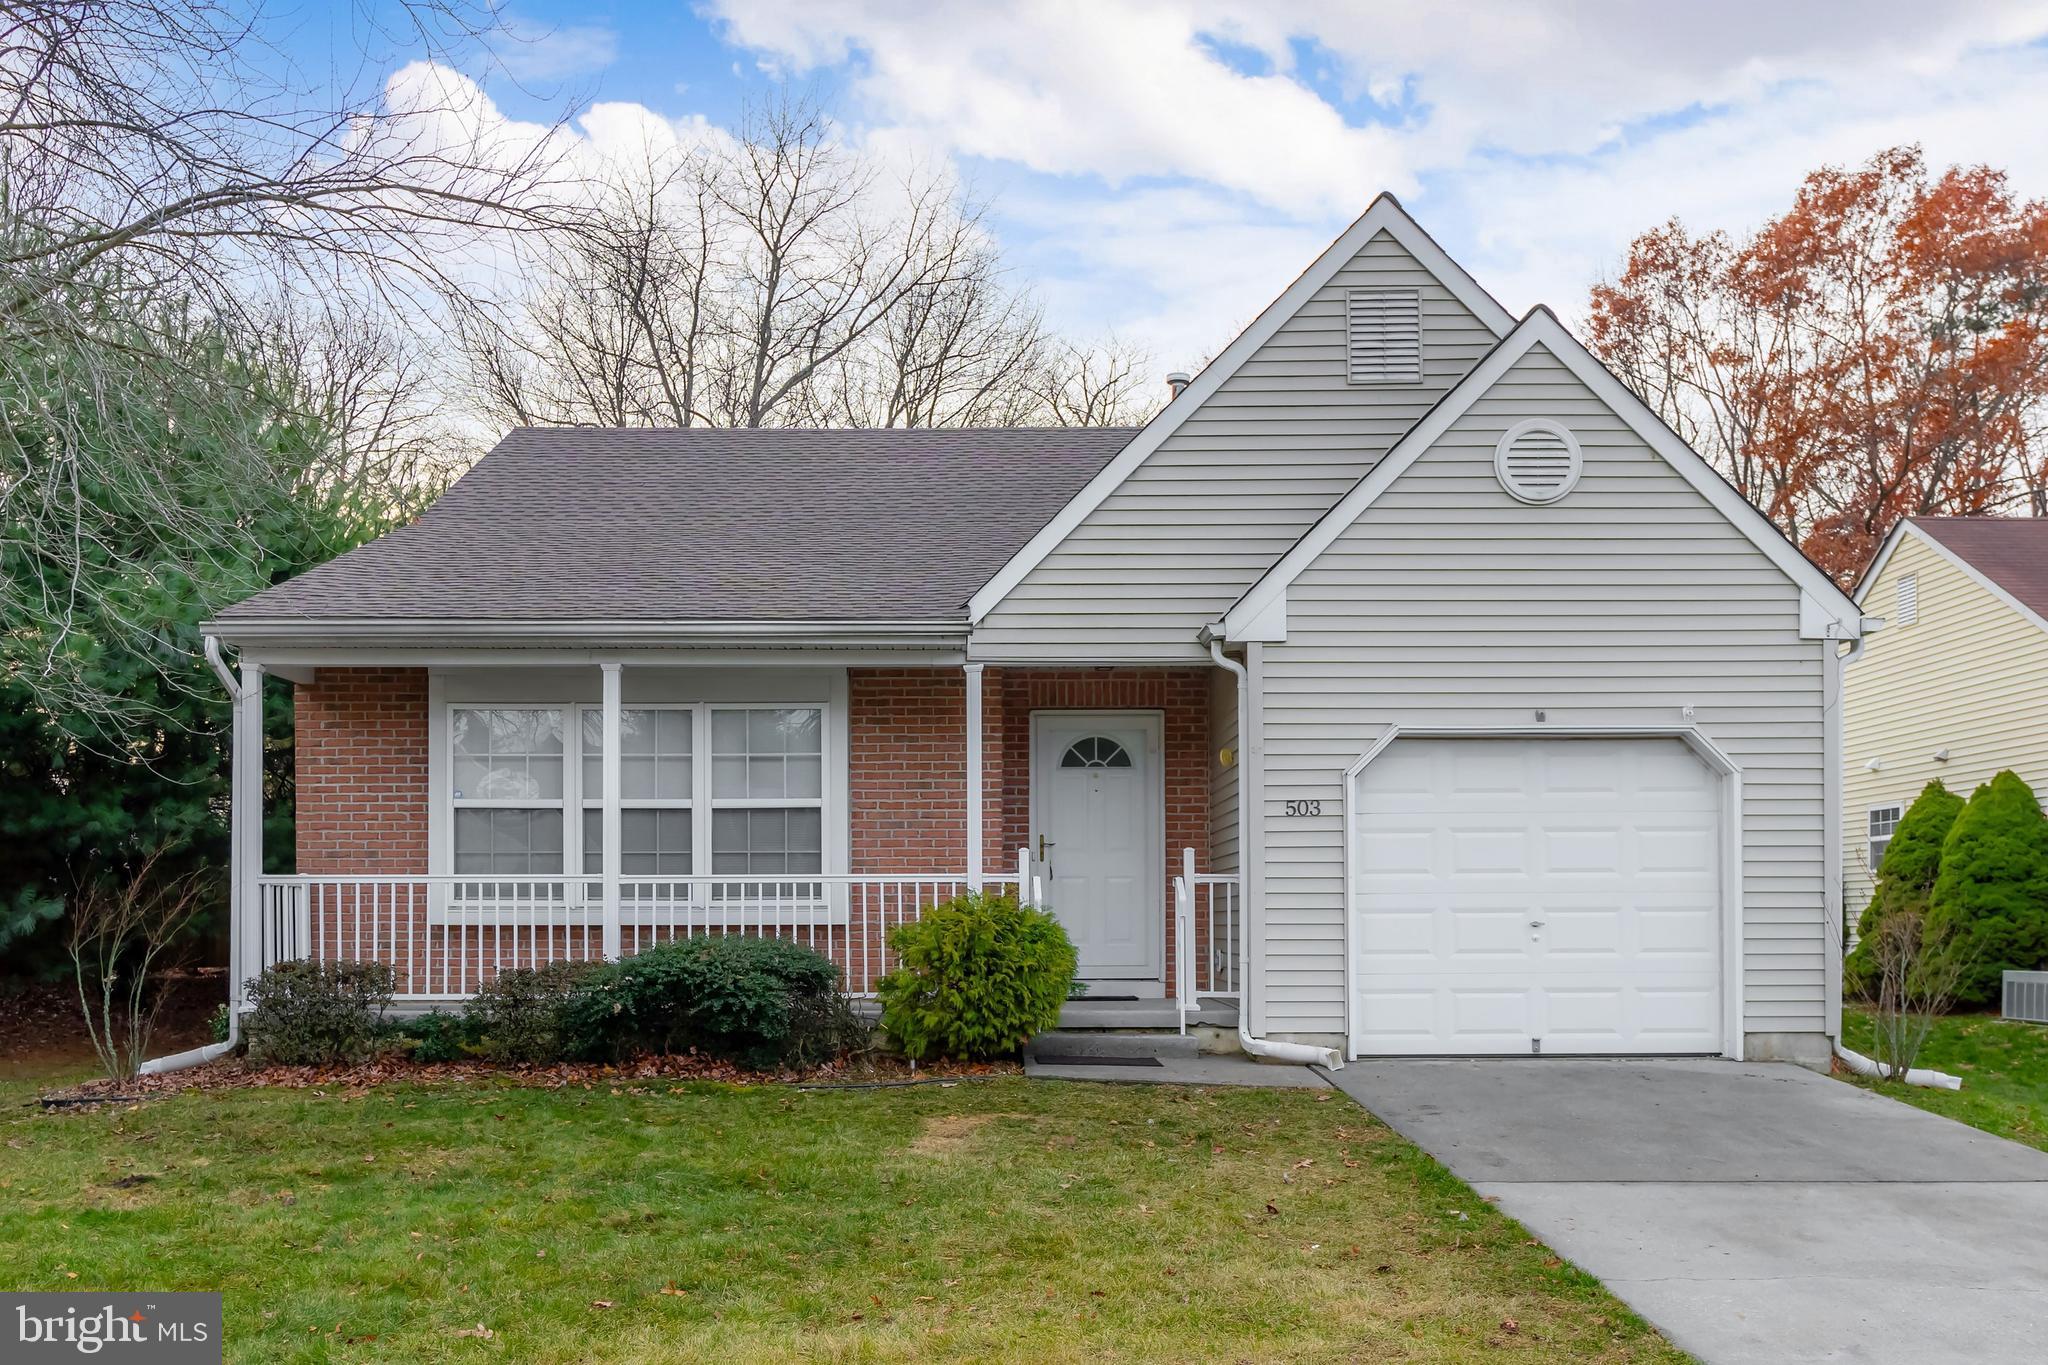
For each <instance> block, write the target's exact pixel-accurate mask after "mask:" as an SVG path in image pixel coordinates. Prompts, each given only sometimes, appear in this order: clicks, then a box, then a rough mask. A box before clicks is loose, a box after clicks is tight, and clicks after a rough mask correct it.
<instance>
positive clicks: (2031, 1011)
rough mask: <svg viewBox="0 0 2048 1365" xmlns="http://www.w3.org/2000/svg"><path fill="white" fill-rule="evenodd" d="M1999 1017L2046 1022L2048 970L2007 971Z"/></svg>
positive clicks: (2031, 1022)
mask: <svg viewBox="0 0 2048 1365" xmlns="http://www.w3.org/2000/svg"><path fill="white" fill-rule="evenodd" d="M1999 1014H2000V1016H2001V1017H2003V1018H2006V1019H2018V1020H2021V1021H2023V1022H2025V1023H2029V1024H2048V972H2007V973H2006V974H2005V1003H2004V1006H2003V1008H2001V1009H2000V1010H1999Z"/></svg>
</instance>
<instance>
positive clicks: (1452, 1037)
mask: <svg viewBox="0 0 2048 1365" xmlns="http://www.w3.org/2000/svg"><path fill="white" fill-rule="evenodd" d="M207 630H208V632H209V636H210V639H209V643H208V648H209V650H210V651H212V652H213V654H214V655H215V657H216V659H217V660H218V659H219V658H220V652H221V650H222V649H223V648H232V649H234V650H236V651H238V652H239V659H240V669H241V672H240V677H239V681H235V682H234V686H236V687H238V688H240V689H241V692H242V700H241V701H240V702H239V709H238V713H237V714H238V717H239V720H238V724H239V725H240V727H241V728H240V730H239V731H238V735H239V736H240V737H241V739H242V741H243V742H242V743H239V744H238V745H237V746H236V752H237V755H238V757H237V760H236V763H237V766H236V775H237V786H236V797H235V810H236V821H235V828H236V831H237V844H236V850H237V851H236V857H237V859H238V862H237V869H238V872H237V877H236V886H237V898H236V926H237V927H236V944H237V947H236V953H237V957H236V963H235V970H236V975H237V977H240V976H242V975H245V974H247V973H248V972H250V971H253V970H254V969H255V968H256V967H258V966H260V965H261V964H263V963H267V962H270V961H274V960H277V959H279V958H284V957H292V956H297V955H301V954H308V953H311V954H316V955H339V956H344V957H366V956H374V957H379V958H383V959H386V960H389V961H391V962H393V963H394V964H395V965H396V966H397V968H398V970H399V976H400V994H401V997H402V998H403V999H404V1000H406V1001H409V1002H414V1003H425V1002H431V1001H436V1000H443V999H449V998H455V997H460V996H461V995H463V994H465V993H467V992H468V991H471V990H473V989H475V987H476V986H477V984H478V983H479V982H480V981H482V980H484V979H487V978H488V976H489V975H490V973H492V972H493V971H495V970H497V969H498V968H499V967H501V966H505V965H511V964H514V963H520V964H524V963H528V962H534V961H544V960H546V959H548V958H551V957H561V956H572V957H594V956H598V955H610V954H614V953H619V952H630V951H632V950H633V949H634V948H635V947H636V946H637V945H640V944H642V943H645V942H648V941H650V940H651V939H653V938H659V937H662V936H665V935H668V934H672V933H677V932H686V931H689V930H693V929H713V930H716V929H747V930H754V931H760V932H773V933H779V934H784V935H787V936H790V937H793V938H795V939H797V940H798V941H800V942H805V943H810V944H814V945H815V946H817V947H818V948H820V949H821V950H822V951H826V952H829V953H831V954H832V955H833V956H834V957H835V958H836V959H837V960H838V961H839V962H840V963H841V964H842V965H843V966H844V968H845V972H846V982H847V985H848V988H849V989H851V990H853V991H856V992H864V991H869V990H871V989H872V988H873V984H874V981H875V979H876V977H877V975H878V974H879V973H880V972H882V971H883V970H885V969H886V967H887V963H888V959H887V942H886V935H887V930H888V928H889V927H890V926H891V925H893V924H896V923H898V922H900V921H902V920H904V919H906V918H910V917H914V916H915V915H917V914H918V913H919V911H920V909H921V908H922V907H923V906H925V905H928V904H930V903H932V901H933V900H935V899H936V898H938V897H941V896H944V895H946V894H949V893H950V892H952V891H953V890H955V889H958V888H962V887H966V886H970V885H976V884H978V885H982V886H989V887H995V886H1002V887H1009V888H1013V889H1018V890H1020V891H1022V892H1023V894H1025V895H1026V896H1027V897H1031V898H1033V899H1035V900H1038V901H1039V902H1040V903H1043V904H1045V905H1047V906H1048V907H1049V908H1050V909H1051V910H1052V912H1053V913H1054V914H1056V915H1057V916H1058V917H1059V918H1060V920H1061V921H1062V922H1063V923H1064V924H1065V926H1066V928H1067V930H1068V932H1069V933H1070V934H1071V936H1072V937H1073V939H1074V941H1075V943H1076V945H1077V947H1078V949H1079V954H1080V963H1081V972H1082V975H1083V977H1084V978H1085V980H1086V982H1087V984H1088V988H1089V990H1088V994H1089V998H1090V999H1093V1000H1106V999H1107V1000H1114V999H1119V998H1131V999H1133V1000H1134V1001H1135V1002H1136V1003H1135V1004H1134V1006H1133V1008H1140V1007H1143V1008H1155V1006H1148V1005H1145V1002H1147V1001H1154V1002H1159V1004H1158V1006H1156V1008H1165V1009H1169V1010H1172V1011H1176V1012H1178V1011H1183V1010H1184V1009H1193V1008H1196V1007H1197V1005H1198V1004H1201V1005H1206V1004H1208V1003H1209V1002H1214V1001H1218V1000H1221V1001H1225V1002H1228V1003H1229V1004H1230V1005H1231V1006H1234V1007H1235V1009H1236V1013H1237V1016H1238V1023H1239V1028H1240V1032H1241V1036H1243V1037H1244V1038H1245V1039H1247V1040H1248V1043H1249V1045H1250V1046H1251V1047H1252V1048H1253V1049H1254V1050H1258V1049H1259V1048H1260V1047H1261V1046H1262V1045H1264V1044H1265V1043H1271V1042H1278V1043H1281V1044H1292V1045H1293V1047H1294V1049H1295V1050H1296V1051H1297V1053H1299V1052H1301V1051H1303V1050H1306V1049H1309V1048H1322V1049H1327V1050H1328V1052H1329V1054H1331V1055H1332V1057H1333V1058H1334V1057H1335V1056H1338V1055H1343V1056H1357V1055H1367V1054H1388V1053H1402V1054H1410V1053H1413V1054H1429V1053H1437V1054H1461V1053H1506V1054H1523V1055H1527V1054H1531V1053H1538V1052H1540V1053H1543V1054H1546V1055H1548V1054H1554V1053H1596V1054H1597V1053H1637V1054H1671V1053H1695V1054H1725V1055H1727V1056H1731V1057H1751V1058H1791V1059H1796V1060H1799V1061H1803V1062H1807V1063H1809V1064H1814V1065H1821V1064H1824V1063H1825V1060H1826V1058H1827V1056H1828V1048H1829V1039H1830V1036H1831V1035H1833V1034H1834V1033H1835V1032H1836V1030H1837V1018H1838V1013H1837V1012H1838V1004H1837V1001H1838V997H1839V994H1840V990H1839V980H1838V973H1839V969H1840V961H1839V956H1840V955H1839V943H1838V934H1837V933H1836V931H1835V929H1834V926H1838V925H1839V924H1840V922H1841V907H1840V903H1839V899H1838V897H1839V883H1838V881H1837V879H1836V878H1835V877H1834V876H1833V875H1832V869H1833V868H1834V867H1836V866H1837V865H1838V863H1839V859H1840V855H1839V850H1837V849H1836V848H1835V846H1834V844H1835V840H1836V839H1837V838H1838V837H1839V831H1840V829H1841V827H1842V816H1841V812H1840V810H1839V808H1838V807H1839V783H1838V781H1837V780H1836V774H1838V773H1839V772H1840V768H1841V763H1840V757H1839V754H1840V750H1839V743H1840V737H1839V734H1838V733H1837V731H1836V729H1835V720H1836V718H1837V716H1838V714H1839V712H1838V708H1837V707H1836V706H1835V705H1834V704H1833V703H1834V699H1835V696H1836V692H1835V689H1836V687H1837V685H1838V682H1839V677H1840V674H1839V653H1840V651H1841V650H1842V649H1843V648H1844V647H1845V642H1847V641H1851V640H1854V639H1855V638H1857V637H1858V636H1859V635H1860V633H1861V618H1860V614H1859V612H1858V610H1857V608H1856V605H1855V604H1854V603H1853V602H1852V601H1850V600H1849V598H1848V597H1846V596H1845V595H1844V594H1843V593H1841V592H1840V591H1839V590H1838V589H1837V588H1836V586H1835V585H1834V584H1833V583H1832V582H1831V581H1830V580H1829V579H1828V578H1827V576H1826V575H1824V574H1822V573H1820V572H1819V571H1818V570H1816V569H1815V568H1814V567H1813V566H1812V565H1811V564H1809V563H1808V562H1807V561H1806V560H1805V559H1804V558H1802V557H1801V556H1800V555H1799V554H1798V552H1797V551H1796V550H1794V549H1793V548H1792V546H1791V545H1790V544H1788V543H1787V542H1786V541H1785V539H1784V538H1783V537H1782V536H1780V535H1779V534H1778V532H1777V531H1775V530H1774V529H1773V528H1772V527H1771V525H1770V524H1769V523H1768V521H1767V520H1766V519H1765V518H1764V517H1763V516H1762V515H1761V514H1760V513H1758V512H1757V511H1756V510H1755V509H1754V508H1753V507H1751V506H1750V505H1749V504H1748V503H1747V502H1745V501H1744V500H1743V499H1742V498H1741V497H1739V496H1738V495H1737V494H1736V493H1735V492H1734V490H1733V489H1732V488H1731V487H1730V486H1729V485H1728V484H1727V483H1725V482H1724V481H1723V480H1721V479H1720V478H1718V477H1717V476H1716V475H1715V474H1714V473H1713V472H1712V471H1711V470H1710V469H1709V467H1708V466H1707V465H1706V464H1705V463H1704V462H1703V461H1702V460H1701V459H1700V458H1699V457H1698V456H1697V455H1696V454H1694V452H1692V451H1691V450H1690V449H1688V448H1687V447H1686V446H1685V445H1684V444H1683V443H1682V442H1681V441H1680V440H1679V439H1678V438H1677V437H1676V436H1674V435H1673V434H1672V432H1671V431H1670V430H1669V429H1667V428H1666V427H1665V426H1663V425H1662V424H1661V423H1660V422H1658V421H1657V419H1656V418H1655V417H1654V416H1653V415H1652V414H1651V412H1650V411H1649V410H1648V409H1646V408H1645V407H1644V406H1643V405H1642V404H1641V403H1640V402H1639V401H1638V400H1637V399H1636V398H1635V397H1634V396H1633V395H1632V394H1631V393H1630V392H1629V391H1628V390H1627V389H1626V388H1624V387H1623V385H1622V384H1620V383H1619V382H1618V381H1617V380H1616V379H1615V378H1614V377H1613V376H1612V375H1611V374H1609V373H1608V372H1607V371H1606V370H1605V369H1603V368H1602V367H1601V366H1600V365H1599V364H1598V363H1597V362H1596V361H1595V360H1594V359H1593V358H1592V357H1591V356H1590V355H1589V354H1588V353H1587V352H1586V351H1585V349H1584V348H1583V347H1581V346H1580V345H1579V343H1578V342H1577V341H1575V340H1573V338H1572V336H1571V335H1570V333H1569V332H1568V331H1567V330H1566V329H1565V328H1564V327H1563V326H1562V325H1561V324H1560V323H1559V322H1558V320H1557V319H1556V318H1555V317H1554V316H1552V315H1551V314H1550V313H1549V312H1548V311H1546V310H1542V309H1538V310H1536V311H1534V312H1531V313H1530V314H1528V315H1527V316H1525V317H1522V318H1520V319H1516V318H1514V317H1512V316H1510V315H1509V314H1508V313H1507V312H1506V311H1505V310H1504V309H1503V308H1502V307H1501V306H1500V304H1499V303H1497V302H1496V301H1495V300H1494V299H1493V298H1492V297H1490V296H1489V295H1488V294H1487V293H1486V292H1485V291H1484V290H1483V289H1481V288H1480V287H1479V285H1478V284H1477V283H1475V282H1474V280H1473V279H1472V278H1471V277H1470V276H1469V275H1468V274H1466V272H1465V271H1464V270H1463V269H1462V268H1460V267H1459V266H1458V265H1457V264H1456V263H1455V262H1454V261H1452V260H1451V259H1450V258H1449V257H1448V256H1446V255H1445V253H1444V252H1443V250H1442V249H1441V248H1440V247H1439V246H1438V245H1437V244H1436V243H1435V242H1434V241H1433V240H1432V239H1431V238H1430V237H1429V236H1428V235H1427V234H1426V233H1425V232H1423V231H1422V230H1421V229H1420V228H1419V227H1418V226H1417V225H1416V224H1415V222H1414V221H1413V220H1412V219H1410V218H1409V217H1408V215H1407V214H1406V213H1405V212H1404V211H1403V210H1402V208H1401V207H1400V205H1399V204H1397V203H1396V202H1395V201H1394V200H1393V199H1391V198H1388V197H1382V198H1380V199H1379V200H1377V201H1375V203H1374V204H1373V205H1372V207H1371V208H1370V209H1369V210H1368V211H1367V212H1366V214H1365V215H1364V216H1363V217H1362V218H1360V219H1359V220H1358V221H1357V222H1356V223H1355V224H1353V225H1352V226H1351V227H1350V228H1349V229H1348V230H1347V231H1346V232H1345V233H1344V234H1343V235H1342V236H1341V237H1340V238H1339V239H1338V240H1337V241H1336V242H1335V243H1333V244H1332V245H1331V246H1330V247H1329V248H1328V250H1326V251H1325V252H1324V253H1323V254H1322V255H1321V256H1320V257H1319V258H1318V259H1317V260H1315V261H1314V262H1313V263H1312V264H1310V266H1309V267H1308V269H1307V270H1306V271H1305V272H1304V273H1303V274H1302V275H1301V276H1300V277H1299V278H1298V279H1296V280H1295V281H1294V282H1293V284H1291V285H1290V286H1289V287H1288V288H1287V290H1286V291H1285V292H1284V293H1283V294H1282V295H1281V296H1280V297H1279V298H1278V299H1277V300H1276V301H1275V302H1274V303H1273V304H1272V305H1271V306H1270V307H1268V308H1267V309H1266V310H1265V311H1264V312H1263V313H1261V314H1260V315H1259V317H1258V319H1257V320H1256V321H1254V322H1253V323H1252V324H1251V326H1250V327H1249V328H1247V329H1246V331H1245V332H1244V333H1243V334H1242V335H1241V336H1239V337H1238V338H1237V339H1236V340H1235V341H1234V342H1233V343H1232V344H1231V345H1230V346H1229V347H1228V349H1226V350H1225V351H1224V352H1223V353H1222V354H1221V355H1220V356H1218V357H1217V358H1216V360H1215V361H1214V362H1213V363H1211V364H1210V365H1209V366H1208V367H1207V368H1206V369H1205V370H1203V371H1202V373H1201V374H1200V375H1199V376H1197V377H1196V378H1195V379H1194V380H1193V381H1192V382H1189V383H1186V384H1184V385H1181V386H1178V391H1177V392H1176V394H1175V396H1174V398H1173V399H1172V401H1171V402H1170V403H1169V404H1168V405H1167V407H1166V408H1165V409H1164V410H1163V411H1161V412H1160V414H1159V415H1158V416H1157V417H1156V418H1154V419H1153V421H1152V422H1151V423H1149V424H1148V425H1147V426H1145V427H1144V428H1143V429H1142V430H1136V431H1080V430H1031V431H1019V430H1003V431H833V432H821V431H750V432H733V431H703V430H686V431H596V430H548V431H517V432H514V433H513V434H512V435H510V436H509V437H507V438H506V439H505V441H504V442H503V443H502V444H501V445H500V446H498V447H497V449H496V450H494V451H493V452H492V453H491V454H489V455H488V456H486V457H485V458H484V459H483V460H482V462H481V463H479V464H478V465H477V466H476V467H475V468H474V469H473V470H472V471H471V472H470V473H469V474H468V475H467V476H465V477H464V478H463V479H462V480H461V481H459V482H458V483H457V484H456V485H455V486H454V487H453V488H452V489H451V490H450V491H449V492H448V494H447V495H446V496H445V497H443V498H442V499H441V500H440V501H439V502H438V503H437V504H435V505H434V506H433V507H432V508H431V509H430V510H429V511H427V512H426V513H425V515H424V516H422V517H421V518H420V520H419V521H418V522H417V523H416V524H414V525H411V526H408V527H406V528H404V529H402V530H399V531H396V532H394V533H392V534H390V535H388V536H386V537H384V538H383V539H381V540H379V541H377V542H375V543H373V544H371V545H368V546H365V547H362V548H360V549H357V550H354V551H352V552H350V553H348V554H346V555H343V556H342V557H340V558H339V559H337V560H335V561H334V562H332V563H330V564H327V565H325V566H323V567H320V568H317V569H315V570H313V571H311V572H309V573H307V574H305V575H303V576H301V577H300V578H298V579H296V580H294V581H292V582H290V583H286V584H284V585H282V586H280V587H277V588H274V589H272V590H270V591H268V592H264V593H261V594H259V595H257V596H255V597H253V598H251V599H249V600H247V601H245V602H242V603H240V604H238V605H236V606H234V607H232V608H230V609H228V610H226V611H224V612H223V613H222V614H221V615H220V617H219V619H218V620H216V621H214V622H211V623H210V624H209V625H208V627H207ZM222 673H223V676H224V677H227V676H228V674H227V670H226V668H225V667H223V668H222ZM264 674H269V675H274V676H277V677H281V678H285V679H288V680H289V681H290V682H291V684H292V685H293V686H294V687H295V688H296V696H297V724H298V744H297V762H298V835H297V837H298V848H297V868H298V871H297V874H296V875H294V876H262V875H259V872H260V867H261V862H260V847H259V845H258V841H259V840H260V837H261V836H260V818H259V817H260V812H259V810H258V805H259V802H260V789H259V781H258V778H259V773H258V770H257V768H256V766H255V759H254V745H253V743H252V742H251V740H252V737H253V736H254V735H255V733H256V730H255V728H254V727H255V726H256V724H257V711H256V705H257V703H256V702H255V701H253V700H251V699H250V698H251V695H252V691H251V689H250V688H249V687H248V683H249V682H250V681H251V680H254V679H257V678H259V677H261V676H262V675H264ZM1175 1017H1176V1015H1175V1014H1173V1013H1169V1014H1167V1015H1166V1018H1167V1019H1169V1020H1172V1019H1174V1018H1175ZM1178 1017H1179V1018H1182V1019H1184V1018H1185V1017H1186V1016H1185V1014H1184V1013H1180V1014H1179V1015H1178Z"/></svg>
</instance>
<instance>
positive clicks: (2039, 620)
mask: <svg viewBox="0 0 2048 1365" xmlns="http://www.w3.org/2000/svg"><path fill="white" fill-rule="evenodd" d="M1856 600H1857V602H1858V603H1860V604H1861V605H1862V608H1863V610H1864V611H1865V612H1867V613H1869V614H1870V615H1872V616H1875V617H1881V618H1883V620H1884V622H1885V625H1884V629H1883V630H1880V631H1874V632H1872V633H1871V635H1870V638H1869V639H1867V640H1865V641H1864V642H1863V643H1862V645H1861V646H1860V647H1859V648H1858V649H1857V650H1856V651H1855V654H1854V656H1853V660H1852V662H1851V663H1850V664H1849V666H1847V667H1845V668H1844V670H1843V673H1842V684H1843V691H1842V737H1843V757H1844V759H1845V761H1846V770H1845V772H1844V774H1843V787H1844V791H1845V793H1846V798H1847V799H1846V800H1845V801H1844V803H1843V809H1842V818H1843V820H1844V821H1845V822H1846V826H1847V827H1846V829H1845V830H1844V832H1843V840H1842V851H1843V859H1842V883H1843V886H1844V889H1845V899H1846V901H1847V903H1848V912H1849V918H1850V920H1851V924H1850V926H1849V927H1850V928H1851V930H1852V931H1853V929H1854V927H1855V926H1854V920H1855V918H1856V917H1857V916H1858V915H1859V914H1861V912H1862V909H1863V907H1864V906H1865V905H1866V904H1868V903H1869V901H1870V893H1871V890H1872V882H1873V880H1874V877H1873V874H1874V873H1875V871H1876V869H1877V865H1878V861H1879V860H1880V859H1881V858H1882V857H1883V856H1884V848H1885V845H1886V843H1888V842H1889V841H1890V839H1891V835H1892V831H1893V830H1894V829H1896V828H1897V827H1898V823H1899V819H1900V817H1902V816H1903V815H1904V814H1905V813H1906V808H1907V807H1908V806H1910V805H1912V804H1913V798H1914V797H1916V796H1918V795H1919V794H1920V790H1921V788H1923V787H1925V786H1926V785H1927V784H1928V783H1929V782H1931V781H1933V780H1934V779H1935V778H1940V779H1941V781H1942V783H1943V785H1945V786H1947V787H1948V789H1949V790H1950V791H1953V792H1955V793H1956V794H1957V795H1959V796H1965V797H1967V796H1968V795H1969V794H1970V793H1971V792H1973V791H1975V790H1976V789H1977V787H1978V786H1979V785H1980V784H1981V783H1984V782H1988V781H1989V780H1990V779H1991V777H1992V775H1993V774H1995V773H1997V772H1999V771H2000V770H2001V769H2005V768H2010V769H2012V770H2013V771H2014V772H2016V773H2018V774H2019V775H2020V777H2021V778H2022V779H2023V780H2025V782H2026V783H2027V785H2029V786H2031V787H2032V788H2033V789H2034V790H2035V792H2036V793H2042V794H2048V520H2043V519H2041V518H2037V517H1909V518H1907V519H1906V520H1904V521H1901V522H1900V523H1899V524H1898V525H1897V526H1896V527H1894V528H1893V530H1892V533H1891V535H1890V536H1888V537H1886V539H1885V542H1884V544H1883V546H1882V547H1880V548H1879V550H1878V552H1877V557H1876V558H1875V559H1873V560H1872V561H1871V563H1870V567H1869V568H1868V569H1866V570H1865V571H1864V574H1863V577H1862V579H1861V581H1860V582H1858V584H1857V586H1856Z"/></svg>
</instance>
